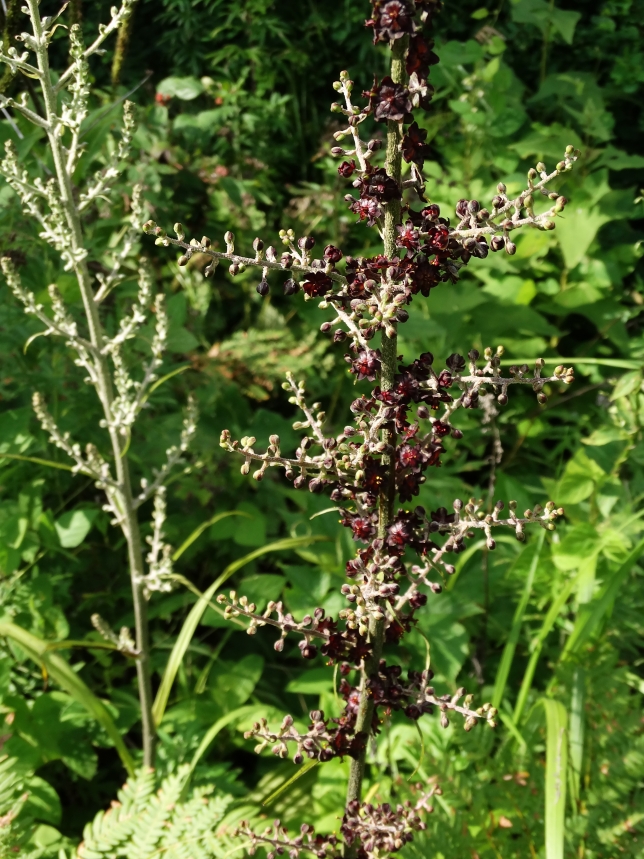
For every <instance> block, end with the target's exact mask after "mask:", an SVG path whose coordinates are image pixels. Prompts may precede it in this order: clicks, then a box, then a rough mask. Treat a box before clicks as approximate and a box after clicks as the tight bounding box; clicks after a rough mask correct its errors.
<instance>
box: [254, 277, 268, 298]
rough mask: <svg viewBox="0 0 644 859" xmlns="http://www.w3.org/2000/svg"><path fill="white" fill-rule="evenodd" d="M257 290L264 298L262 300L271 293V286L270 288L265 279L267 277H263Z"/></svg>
mask: <svg viewBox="0 0 644 859" xmlns="http://www.w3.org/2000/svg"><path fill="white" fill-rule="evenodd" d="M255 289H256V290H257V292H258V293H259V294H260V295H261V296H262V298H263V297H264V296H265V295H268V293H269V292H270V289H269V286H268V281H267V280H266V278H265V277H263V278H262V279H261V280H260V282H259V283H258V284H257V286H256V287H255Z"/></svg>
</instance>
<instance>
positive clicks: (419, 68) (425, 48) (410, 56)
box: [406, 33, 438, 77]
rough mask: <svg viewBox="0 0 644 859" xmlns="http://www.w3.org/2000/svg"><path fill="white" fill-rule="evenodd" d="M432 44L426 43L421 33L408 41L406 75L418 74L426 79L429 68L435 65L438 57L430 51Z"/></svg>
mask: <svg viewBox="0 0 644 859" xmlns="http://www.w3.org/2000/svg"><path fill="white" fill-rule="evenodd" d="M433 47H434V43H433V42H428V41H427V40H426V39H425V37H424V36H423V35H422V34H421V33H416V35H415V36H412V37H411V39H410V40H409V51H408V53H407V61H406V65H407V74H408V75H412V74H413V73H414V72H418V75H419V76H420V77H427V75H428V74H429V67H430V66H434V65H436V63H437V62H438V56H437V55H436V54H435V53H434V51H432V48H433Z"/></svg>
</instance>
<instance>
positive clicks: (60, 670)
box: [0, 621, 134, 775]
mask: <svg viewBox="0 0 644 859" xmlns="http://www.w3.org/2000/svg"><path fill="white" fill-rule="evenodd" d="M0 635H1V636H4V637H5V638H10V639H11V640H12V641H14V642H15V643H16V644H17V645H19V647H21V648H22V650H24V652H25V653H26V654H27V656H28V657H29V658H30V659H32V660H33V661H34V662H35V663H36V664H37V665H40V666H41V667H42V669H43V670H44V671H46V672H47V674H49V675H50V676H51V677H52V678H53V679H54V680H55V681H56V683H58V685H59V686H61V687H62V688H63V689H64V690H65V691H66V692H67V693H68V694H69V695H71V697H72V698H74V700H75V701H78V702H79V704H82V706H83V707H84V708H85V709H86V710H87V712H88V713H90V714H91V715H92V716H93V718H94V719H96V721H97V722H98V723H99V724H100V725H101V726H102V727H103V729H104V730H105V732H106V733H107V735H108V736H109V738H110V739H111V740H112V742H113V743H114V747H115V748H116V751H117V752H118V754H119V757H120V758H121V761H122V763H123V766H124V767H125V769H126V770H127V771H128V773H129V774H130V775H131V774H132V773H133V772H134V762H133V760H132V757H131V756H130V753H129V752H128V750H127V748H126V746H125V743H124V742H123V738H122V737H121V735H120V733H119V731H118V729H117V727H116V725H115V724H114V720H113V719H112V717H111V716H110V714H109V712H108V710H107V708H106V707H105V705H104V704H103V702H102V701H101V700H99V699H98V698H97V697H96V695H94V693H93V692H92V691H91V690H90V689H89V687H88V686H87V685H86V684H85V683H84V682H83V681H82V680H81V678H80V677H79V676H78V674H76V672H75V671H73V670H72V669H71V668H70V666H69V665H68V663H67V662H65V660H64V659H63V658H62V657H61V656H58V654H56V653H51V652H50V651H49V649H48V642H46V641H43V639H42V638H38V637H37V636H35V635H33V634H32V633H31V632H27V630H26V629H22V627H20V626H17V625H16V624H15V623H10V622H8V621H0Z"/></svg>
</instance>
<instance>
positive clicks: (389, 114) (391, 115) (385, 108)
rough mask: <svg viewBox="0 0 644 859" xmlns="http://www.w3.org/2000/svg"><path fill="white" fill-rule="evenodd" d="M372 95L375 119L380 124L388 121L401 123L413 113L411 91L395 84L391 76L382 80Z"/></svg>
mask: <svg viewBox="0 0 644 859" xmlns="http://www.w3.org/2000/svg"><path fill="white" fill-rule="evenodd" d="M371 95H372V104H373V105H374V118H375V119H376V120H377V121H378V122H385V121H386V120H388V119H391V120H393V121H394V122H401V121H402V120H403V119H404V118H405V116H406V115H407V114H408V113H411V109H412V102H411V98H410V96H409V90H408V89H407V87H404V86H403V85H402V84H395V83H394V82H393V81H392V79H391V78H390V77H389V76H387V77H384V78H383V79H382V81H381V82H380V85H379V86H378V87H376V88H375V90H374V91H373V92H372V94H371Z"/></svg>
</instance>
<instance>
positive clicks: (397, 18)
mask: <svg viewBox="0 0 644 859" xmlns="http://www.w3.org/2000/svg"><path fill="white" fill-rule="evenodd" d="M373 7H374V8H373V18H371V19H369V20H368V21H366V26H367V27H373V40H374V42H388V41H389V40H390V39H400V38H402V37H403V36H404V35H406V34H407V33H413V30H414V14H415V11H416V9H415V7H414V4H413V3H411V2H410V0H388V2H385V3H383V2H382V0H376V2H375V3H373Z"/></svg>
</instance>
